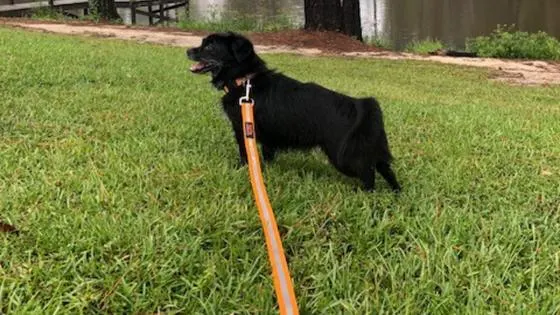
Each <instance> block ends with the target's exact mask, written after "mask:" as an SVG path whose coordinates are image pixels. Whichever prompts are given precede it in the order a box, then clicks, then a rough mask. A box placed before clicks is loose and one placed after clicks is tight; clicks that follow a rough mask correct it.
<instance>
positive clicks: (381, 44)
mask: <svg viewBox="0 0 560 315" xmlns="http://www.w3.org/2000/svg"><path fill="white" fill-rule="evenodd" d="M364 43H366V44H368V45H371V46H374V47H378V48H382V49H387V50H392V49H393V47H392V46H393V45H392V44H391V42H390V41H389V40H387V39H385V38H383V37H380V36H379V37H376V36H371V37H367V36H366V37H365V38H364Z"/></svg>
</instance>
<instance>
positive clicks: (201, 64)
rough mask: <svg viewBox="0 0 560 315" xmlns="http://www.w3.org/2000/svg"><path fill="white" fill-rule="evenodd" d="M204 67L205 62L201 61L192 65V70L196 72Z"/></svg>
mask: <svg viewBox="0 0 560 315" xmlns="http://www.w3.org/2000/svg"><path fill="white" fill-rule="evenodd" d="M203 68H204V63H202V62H199V63H195V64H193V65H191V69H190V70H191V71H193V72H195V71H199V70H202V69H203Z"/></svg>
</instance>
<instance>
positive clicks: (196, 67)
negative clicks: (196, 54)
mask: <svg viewBox="0 0 560 315" xmlns="http://www.w3.org/2000/svg"><path fill="white" fill-rule="evenodd" d="M211 68H212V65H210V64H208V63H206V62H202V61H201V62H197V63H195V64H193V65H192V66H191V68H190V70H191V72H192V73H205V72H208V71H210V69H211Z"/></svg>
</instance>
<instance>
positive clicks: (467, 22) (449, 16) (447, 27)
mask: <svg viewBox="0 0 560 315" xmlns="http://www.w3.org/2000/svg"><path fill="white" fill-rule="evenodd" d="M360 10H361V14H360V15H361V20H362V31H363V35H364V36H365V37H370V38H380V39H383V40H384V41H385V42H387V43H388V44H390V45H391V46H392V47H393V48H395V49H403V48H405V47H406V45H407V43H409V42H410V41H413V40H422V39H426V38H432V39H439V40H441V41H442V42H444V43H445V44H446V46H449V47H454V48H457V49H461V48H463V47H464V43H465V39H466V38H468V37H474V36H478V35H483V34H489V33H490V32H491V31H492V30H494V29H495V28H496V26H497V25H498V24H508V25H511V24H515V25H517V26H518V27H519V28H520V29H521V30H525V31H531V32H534V31H538V30H542V31H545V32H547V33H549V34H551V35H553V36H556V37H560V18H559V17H560V0H360ZM179 11H180V10H179ZM179 11H178V12H172V13H171V17H174V16H175V15H176V14H178V15H179V16H181V15H184V12H179ZM183 11H184V10H183ZM232 12H234V13H233V14H236V15H251V16H257V17H259V18H260V19H261V20H266V19H267V18H268V19H270V18H271V17H278V16H282V17H286V18H289V19H290V20H291V21H292V22H293V23H294V24H296V25H299V26H302V25H303V23H304V19H303V16H304V15H303V0H278V1H275V0H235V1H233V0H192V2H191V4H190V8H189V15H190V18H191V19H194V20H206V19H220V18H222V17H223V16H224V15H228V14H229V15H231V14H232ZM119 13H121V16H123V18H124V20H125V22H126V21H129V16H130V14H129V12H127V11H126V10H122V11H120V12H119ZM138 22H139V23H145V24H147V19H146V18H143V17H139V20H138Z"/></svg>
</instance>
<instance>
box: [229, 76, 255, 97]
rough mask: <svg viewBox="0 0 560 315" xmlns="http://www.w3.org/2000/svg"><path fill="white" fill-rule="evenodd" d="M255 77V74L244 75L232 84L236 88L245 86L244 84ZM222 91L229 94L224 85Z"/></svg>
mask: <svg viewBox="0 0 560 315" xmlns="http://www.w3.org/2000/svg"><path fill="white" fill-rule="evenodd" d="M255 75H256V73H249V74H248V75H246V76H244V77H241V78H237V79H235V81H233V83H234V84H235V86H236V87H239V86H243V85H245V83H247V80H250V79H252V78H253V77H254V76H255ZM224 91H226V93H229V89H228V87H227V85H224Z"/></svg>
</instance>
